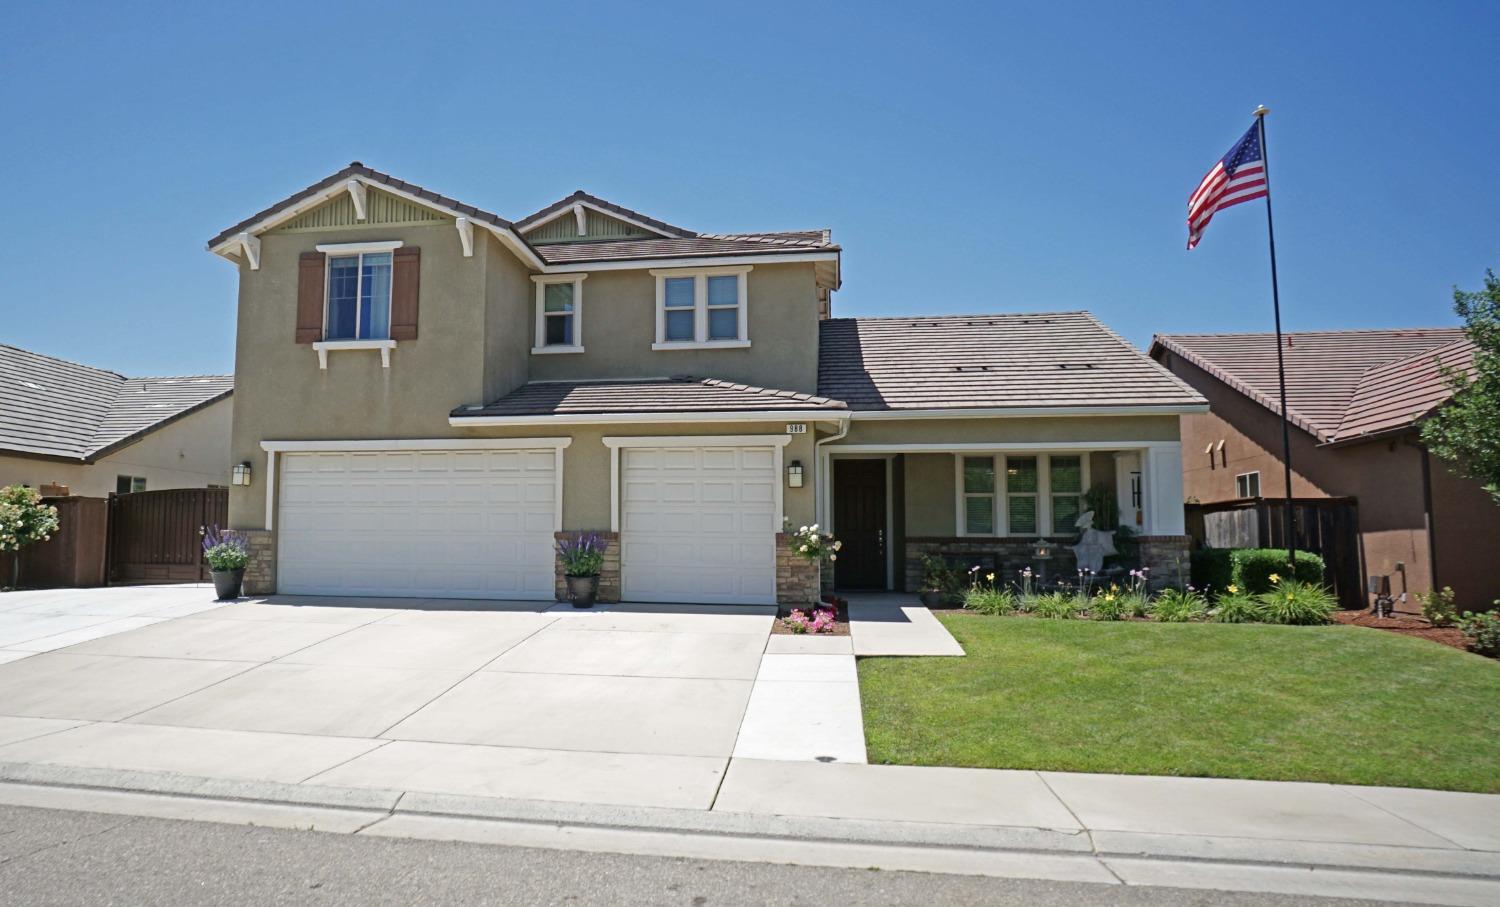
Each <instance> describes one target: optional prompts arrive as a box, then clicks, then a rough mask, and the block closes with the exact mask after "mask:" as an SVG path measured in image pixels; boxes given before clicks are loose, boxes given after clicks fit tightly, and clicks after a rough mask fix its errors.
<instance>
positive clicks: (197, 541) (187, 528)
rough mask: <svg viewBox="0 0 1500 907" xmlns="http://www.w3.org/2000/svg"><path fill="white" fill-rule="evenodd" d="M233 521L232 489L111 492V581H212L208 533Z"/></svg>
mask: <svg viewBox="0 0 1500 907" xmlns="http://www.w3.org/2000/svg"><path fill="white" fill-rule="evenodd" d="M228 521H229V489H227V488H169V489H166V490H164V491H137V492H133V493H131V494H112V495H110V496H109V581H110V582H111V583H196V582H203V581H207V580H208V579H209V575H208V565H207V564H205V563H203V532H204V530H205V529H206V528H207V527H209V526H223V525H224V524H225V523H227V522H228Z"/></svg>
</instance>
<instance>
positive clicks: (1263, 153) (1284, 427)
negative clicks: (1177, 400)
mask: <svg viewBox="0 0 1500 907" xmlns="http://www.w3.org/2000/svg"><path fill="white" fill-rule="evenodd" d="M1270 112H1271V111H1270V109H1269V108H1267V107H1266V106H1265V105H1261V106H1259V107H1257V108H1255V122H1256V124H1257V125H1258V126H1259V127H1260V160H1261V166H1262V167H1264V168H1265V171H1266V237H1267V238H1268V239H1269V240H1270V243H1271V306H1272V308H1273V309H1274V310H1275V313H1276V378H1277V380H1278V381H1279V382H1280V383H1281V463H1282V467H1283V470H1284V473H1283V478H1284V480H1285V481H1286V501H1285V502H1284V505H1283V506H1284V513H1283V520H1282V531H1283V532H1284V533H1285V534H1286V561H1287V566H1288V567H1289V568H1290V573H1291V575H1292V576H1296V575H1297V540H1296V537H1295V536H1294V535H1293V534H1292V533H1293V521H1292V430H1291V428H1290V427H1289V425H1288V423H1287V418H1286V360H1285V357H1284V354H1283V351H1282V347H1281V290H1280V288H1279V287H1278V286H1277V284H1276V226H1275V224H1274V223H1273V222H1272V220H1271V191H1270V190H1271V154H1270V151H1269V150H1268V149H1267V148H1266V114H1268V113H1270Z"/></svg>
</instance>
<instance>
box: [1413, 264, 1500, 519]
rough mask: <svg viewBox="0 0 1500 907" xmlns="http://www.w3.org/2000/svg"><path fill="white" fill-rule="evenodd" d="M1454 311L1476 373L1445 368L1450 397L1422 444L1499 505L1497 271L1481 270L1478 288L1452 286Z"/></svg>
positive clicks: (1499, 287)
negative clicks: (1470, 344)
mask: <svg viewBox="0 0 1500 907" xmlns="http://www.w3.org/2000/svg"><path fill="white" fill-rule="evenodd" d="M1453 310H1454V311H1456V312H1458V314H1459V316H1460V317H1462V318H1463V320H1464V333H1465V334H1467V335H1468V337H1469V339H1470V340H1471V341H1473V343H1474V374H1473V377H1472V378H1470V377H1469V376H1467V375H1465V374H1463V373H1462V372H1459V371H1457V370H1449V371H1448V372H1447V376H1448V381H1449V383H1450V384H1451V385H1452V387H1453V391H1454V394H1453V399H1452V400H1451V401H1450V402H1449V403H1448V404H1447V405H1445V406H1444V407H1442V408H1441V409H1439V410H1438V411H1437V412H1436V413H1435V414H1434V415H1433V416H1432V418H1430V419H1428V420H1427V421H1426V423H1424V424H1423V425H1422V442H1423V443H1424V444H1426V445H1427V449H1428V450H1430V451H1432V453H1434V454H1435V455H1437V456H1438V457H1440V458H1442V459H1444V460H1447V461H1448V462H1449V463H1451V464H1453V469H1454V471H1455V472H1457V473H1458V474H1459V475H1463V476H1467V477H1469V478H1471V479H1474V480H1476V481H1477V482H1479V483H1480V484H1481V485H1483V486H1484V489H1485V491H1488V492H1489V493H1490V495H1491V496H1492V497H1494V499H1495V502H1496V503H1497V504H1500V279H1497V278H1496V277H1495V272H1494V271H1486V272H1485V275H1484V289H1482V290H1479V291H1477V292H1466V291H1464V290H1460V289H1457V288H1455V289H1454V290H1453Z"/></svg>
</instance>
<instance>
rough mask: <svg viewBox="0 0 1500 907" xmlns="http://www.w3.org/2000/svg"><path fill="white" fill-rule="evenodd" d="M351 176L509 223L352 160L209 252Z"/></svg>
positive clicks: (237, 229)
mask: <svg viewBox="0 0 1500 907" xmlns="http://www.w3.org/2000/svg"><path fill="white" fill-rule="evenodd" d="M352 176H363V177H366V178H367V179H370V180H372V181H374V182H377V183H381V184H383V185H386V186H390V187H391V188H393V189H399V190H401V191H403V192H409V193H411V194H412V195H415V196H416V197H418V198H423V199H426V200H427V201H429V202H432V203H433V204H437V205H442V206H443V207H445V208H451V209H453V210H454V211H457V212H459V213H460V214H463V215H465V216H467V217H472V218H474V219H475V220H478V221H483V222H485V223H489V224H494V225H495V226H497V227H510V226H511V223H510V221H508V220H506V219H505V218H503V217H501V216H500V215H498V214H492V213H490V212H489V211H484V210H482V209H480V208H476V207H474V206H473V205H466V204H464V203H463V202H461V201H459V200H457V199H454V198H449V197H448V196H446V195H439V194H438V193H436V192H433V191H432V190H431V189H423V188H422V187H421V186H418V185H417V184H416V183H408V182H406V181H405V180H399V179H396V178H395V177H394V176H391V175H390V174H389V173H381V172H380V171H379V170H375V169H373V168H370V167H366V166H365V165H364V164H361V163H360V162H359V161H353V162H352V163H350V164H349V166H347V167H345V168H344V169H343V170H340V171H339V172H337V173H335V174H333V175H331V176H328V177H325V178H324V179H321V180H318V181H317V182H316V183H313V184H312V185H311V186H308V187H307V188H306V189H303V190H301V191H300V192H295V193H293V194H292V195H289V196H287V197H286V198H284V199H282V200H281V201H279V202H277V203H276V204H274V205H272V206H271V207H269V208H266V209H264V210H262V211H259V212H257V213H255V214H252V215H250V216H249V217H247V218H245V219H244V220H242V221H240V222H239V223H237V224H235V225H234V226H232V227H230V228H229V229H227V230H224V231H222V232H221V233H219V235H218V236H215V237H214V238H213V239H210V240H209V241H208V247H209V248H210V249H212V248H213V247H214V246H217V245H218V244H219V243H221V242H223V241H224V240H226V239H229V238H230V237H231V236H233V235H234V234H236V233H240V232H242V231H244V230H245V229H246V228H248V227H251V226H254V225H255V224H256V223H259V222H260V221H262V220H265V219H266V218H268V217H270V216H272V215H274V214H278V213H280V212H282V211H285V210H286V209H288V208H292V207H295V206H296V205H297V204H298V203H299V202H301V201H302V200H304V199H306V198H310V197H311V196H314V195H317V194H318V193H319V192H322V191H323V190H324V189H327V188H329V187H331V186H334V185H336V184H338V183H341V182H343V181H344V180H347V179H349V178H350V177H352Z"/></svg>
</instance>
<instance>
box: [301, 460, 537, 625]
mask: <svg viewBox="0 0 1500 907" xmlns="http://www.w3.org/2000/svg"><path fill="white" fill-rule="evenodd" d="M556 460H557V458H556V455H555V453H554V452H553V451H552V450H420V451H406V450H401V451H357V452H338V453H292V454H285V455H284V456H283V457H282V460H281V463H280V464H279V465H280V467H281V469H280V472H281V504H280V509H279V510H278V513H277V529H278V537H279V544H278V551H277V560H278V567H277V574H278V576H277V579H278V582H277V589H278V591H281V592H285V593H289V594H305V595H394V596H446V597H453V598H513V599H514V598H518V599H536V600H543V601H548V600H551V598H552V594H553V568H552V532H553V529H554V527H555V526H556V525H557V513H556V507H557V471H556V470H557V466H556Z"/></svg>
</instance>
